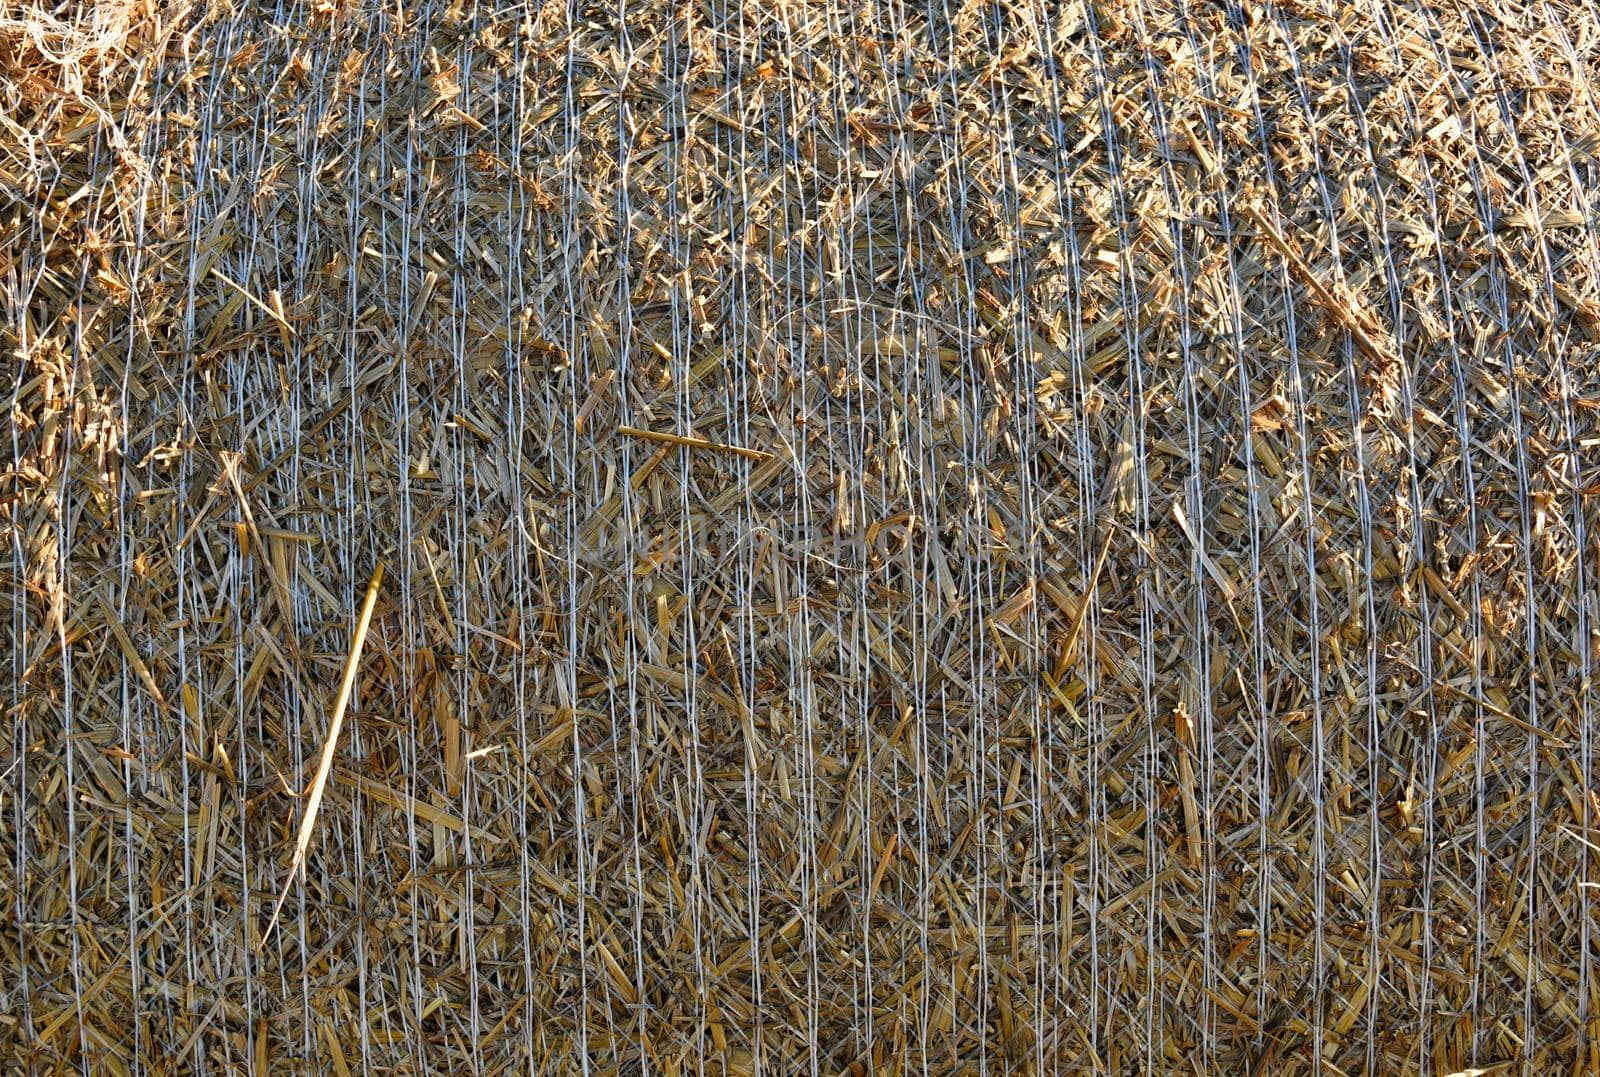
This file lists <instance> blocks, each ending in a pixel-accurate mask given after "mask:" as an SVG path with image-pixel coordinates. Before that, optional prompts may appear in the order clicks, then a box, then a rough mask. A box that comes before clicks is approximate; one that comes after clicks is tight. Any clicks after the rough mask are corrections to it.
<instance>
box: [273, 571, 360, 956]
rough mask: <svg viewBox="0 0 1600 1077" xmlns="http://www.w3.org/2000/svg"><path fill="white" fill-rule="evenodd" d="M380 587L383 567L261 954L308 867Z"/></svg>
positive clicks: (353, 646)
mask: <svg viewBox="0 0 1600 1077" xmlns="http://www.w3.org/2000/svg"><path fill="white" fill-rule="evenodd" d="M381 583H383V565H381V564H380V565H378V567H377V568H375V569H373V570H372V580H371V581H370V582H369V583H368V584H367V597H366V601H364V602H363V603H362V604H361V619H360V620H359V621H357V622H356V634H355V637H354V638H353V639H351V641H350V657H349V658H347V659H346V660H345V664H344V679H343V680H342V681H340V682H339V698H338V699H336V700H335V701H334V704H333V721H332V722H331V723H330V724H329V726H328V739H327V740H326V741H324V742H323V745H322V759H321V761H319V762H318V763H317V776H316V777H315V778H313V779H312V780H311V796H310V799H309V800H308V801H307V803H306V814H305V818H303V819H301V820H300V833H299V835H298V836H297V837H296V838H295V840H294V860H293V861H292V862H291V863H290V864H289V877H288V878H287V879H285V880H284V881H283V892H282V893H281V894H279V895H278V903H277V904H276V905H274V906H273V907H272V919H271V920H269V921H268V922H267V929H266V930H265V931H263V932H262V933H261V943H260V945H259V946H257V947H256V949H257V950H258V951H259V950H260V949H261V948H262V947H265V946H266V944H267V940H268V939H270V938H271V937H272V929H273V928H274V927H276V926H277V925H278V914H279V913H281V912H282V911H283V903H284V901H285V900H286V899H287V898H288V897H289V888H290V887H291V886H293V885H294V879H295V876H296V875H297V874H299V872H300V870H301V869H302V868H304V867H305V865H306V850H307V849H308V848H310V846H311V831H312V829H313V828H314V827H315V826H316V825H317V809H318V808H320V807H321V806H322V793H323V790H324V789H326V788H327V786H328V774H329V773H330V772H331V771H332V770H333V752H334V749H335V748H336V747H337V746H338V744H339V729H340V727H341V726H343V725H344V712H345V708H346V707H348V706H349V705H350V690H351V689H352V688H353V687H355V683H356V667H357V666H359V665H360V664H361V647H362V645H363V644H364V643H366V642H367V629H368V628H370V627H371V625H372V607H373V606H375V605H376V604H377V602H378V586H379V585H380V584H381Z"/></svg>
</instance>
